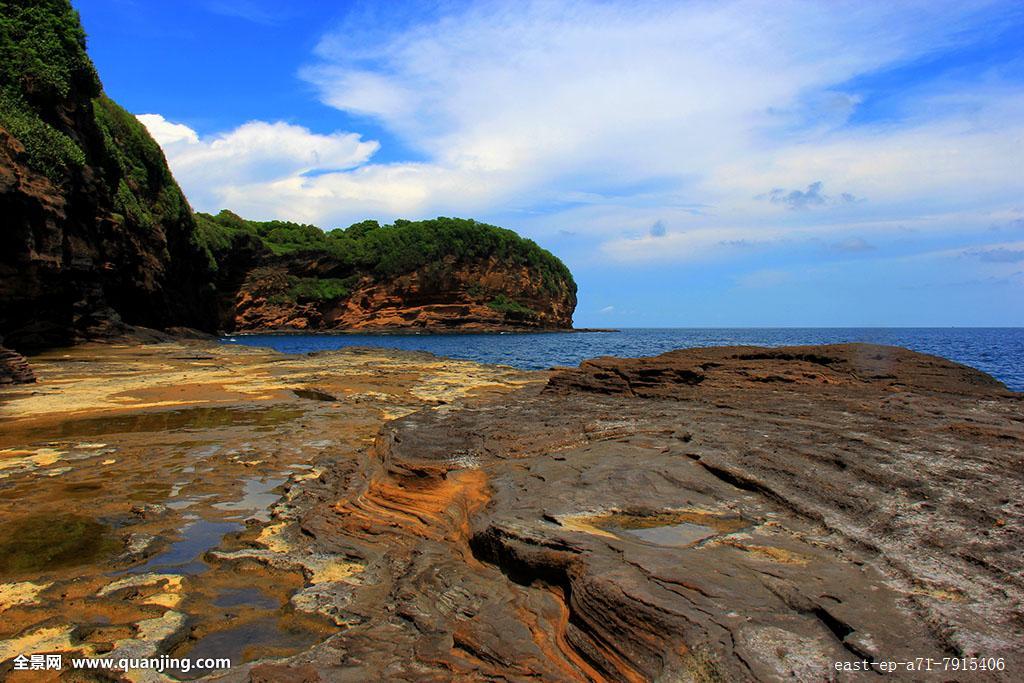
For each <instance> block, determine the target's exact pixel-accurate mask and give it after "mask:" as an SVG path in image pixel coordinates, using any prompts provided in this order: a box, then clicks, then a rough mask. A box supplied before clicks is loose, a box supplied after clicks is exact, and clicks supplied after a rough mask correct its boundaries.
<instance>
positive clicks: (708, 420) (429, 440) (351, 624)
mask: <svg viewBox="0 0 1024 683" xmlns="http://www.w3.org/2000/svg"><path fill="white" fill-rule="evenodd" d="M36 368H37V374H38V380H39V381H38V383H37V384H36V385H24V386H21V387H10V388H6V389H2V390H0V415H2V418H0V419H3V420H4V424H5V429H4V431H3V442H2V443H0V448H3V449H5V450H4V452H3V453H2V456H3V458H4V460H3V461H2V462H3V470H0V474H2V476H3V477H4V478H2V479H0V489H2V490H3V491H4V496H3V501H4V502H3V503H2V505H3V507H4V509H3V519H4V520H5V523H6V524H8V526H9V525H10V524H11V523H12V522H11V520H15V523H18V524H28V523H30V521H31V520H30V519H29V518H31V517H32V515H34V514H39V513H43V512H45V514H49V515H65V516H77V517H81V518H84V519H80V520H79V524H78V527H76V528H77V529H79V530H80V531H79V532H78V533H79V535H81V534H82V533H86V532H88V533H96V534H98V536H99V537H101V538H102V539H103V542H102V543H99V544H97V543H93V544H92V546H90V547H93V546H95V547H98V548H99V549H100V550H99V551H98V552H97V553H96V555H95V556H94V557H92V558H91V559H90V560H89V564H88V565H86V566H85V567H83V566H81V565H78V566H73V565H65V564H61V563H60V562H53V563H51V564H50V565H47V566H42V567H28V565H26V564H24V563H23V564H16V563H11V562H8V564H7V565H6V566H5V567H4V568H3V572H4V573H3V576H0V611H3V612H4V617H5V618H4V626H3V628H2V631H0V660H8V661H6V662H4V663H0V673H3V672H7V671H9V670H10V666H11V665H10V661H9V656H11V653H13V652H16V651H22V650H25V649H26V648H27V649H32V650H33V651H53V650H62V651H89V652H104V651H114V652H118V651H120V652H124V651H127V650H126V649H125V648H135V649H137V650H138V649H142V650H145V651H149V652H153V653H157V652H159V653H173V654H176V655H189V654H191V655H192V656H200V654H197V653H201V654H202V656H207V655H209V656H214V655H215V654H216V649H217V648H221V649H222V650H226V649H232V648H234V649H233V650H232V652H233V654H232V656H233V657H235V660H236V661H235V666H233V667H232V668H231V669H230V670H227V671H223V672H218V673H216V674H211V676H214V677H216V679H217V680H227V681H236V680H237V681H288V680H294V681H317V680H324V681H327V680H332V681H333V680H339V681H345V680H353V681H355V680H384V679H387V680H451V679H454V678H467V679H470V680H494V679H501V680H527V679H538V678H540V679H542V680H566V681H570V680H573V681H575V680H627V681H629V680H684V681H685V680H692V681H736V680H764V681H774V680H808V681H819V680H833V679H834V680H852V679H854V678H857V677H862V676H865V675H869V676H870V675H872V674H845V673H842V672H841V671H839V670H838V669H837V664H838V665H839V669H842V668H843V666H844V665H845V666H847V667H852V665H853V664H854V663H855V662H858V663H863V662H865V661H867V662H868V663H869V664H868V666H869V668H871V667H873V668H874V669H876V670H877V669H878V667H879V665H881V664H882V663H884V662H889V661H903V662H905V661H908V660H912V659H914V658H918V657H923V658H932V659H937V660H942V659H943V658H955V657H986V658H988V657H992V658H1001V659H1002V661H1003V666H1004V670H1002V671H969V672H963V671H959V672H958V671H951V670H944V671H934V672H932V673H927V672H907V671H905V670H904V671H900V670H896V671H894V672H892V673H888V674H886V675H888V676H892V677H895V679H896V680H971V681H975V680H1005V681H1010V680H1016V678H1017V677H1018V676H1019V672H1020V671H1021V670H1022V666H1024V648H1022V647H1021V643H1022V642H1024V611H1022V608H1021V604H1022V602H1024V579H1022V576H1024V556H1022V553H1021V547H1022V541H1024V535H1022V529H1024V495H1022V493H1024V449H1022V446H1024V403H1022V401H1021V395H1020V394H1015V393H1012V392H1009V391H1007V390H1006V389H1005V388H1004V387H1003V386H1002V385H1001V384H1000V383H999V382H997V381H995V380H994V379H992V378H990V377H988V376H987V375H984V374H983V373H981V372H978V371H976V370H973V369H970V368H967V367H964V366H961V365H957V364H955V363H951V362H949V361H945V360H943V359H940V358H936V357H932V356H925V355H921V354H917V353H912V352H909V351H905V350H902V349H897V348H892V347H878V346H869V345H859V344H858V345H841V346H824V347H797V348H782V349H762V348H719V349H696V350H689V351H677V352H672V353H669V354H665V355H662V356H659V357H656V358H652V359H614V358H603V359H596V360H593V361H588V362H586V363H584V364H582V365H581V366H580V367H579V368H573V369H563V370H558V371H553V372H549V373H521V372H518V371H515V370H511V369H503V368H496V367H488V366H480V365H475V364H472V363H462V362H457V361H447V360H443V359H437V358H434V357H432V356H429V355H426V354H396V353H393V352H383V351H371V350H356V351H348V352H337V353H329V354H313V355H309V356H298V357H285V356H279V355H277V354H274V353H272V352H265V351H259V350H251V349H245V350H243V349H239V348H235V347H223V346H212V345H208V344H203V343H198V342H197V343H195V344H191V345H182V344H178V345H156V346H151V347H123V348H111V347H96V346H88V347H82V348H80V349H75V350H74V351H71V352H67V353H66V354H64V353H63V352H62V353H56V352H55V353H52V354H49V355H47V356H44V357H41V358H40V359H38V363H37V365H36ZM86 376H88V377H89V378H90V379H89V380H88V381H82V379H83V378H84V377H86ZM197 411H198V412H197ZM204 411H205V412H204ZM200 415H202V417H200ZM109 449H113V450H109ZM107 461H111V462H109V463H108V462H107ZM143 463H144V464H143ZM189 467H191V468H192V469H191V470H189ZM103 468H111V469H109V470H104V469H103ZM253 481H257V482H260V485H259V486H254V485H253V484H252V483H251V482H253ZM275 483H276V485H275V486H272V487H270V488H269V489H268V488H267V487H268V485H269V484H275ZM83 487H85V488H83ZM90 487H91V488H90ZM260 496H262V497H260ZM58 501H59V502H58ZM189 516H191V518H192V519H191V520H190V519H189ZM195 519H199V520H202V521H205V522H208V523H214V524H216V523H220V524H228V525H231V524H233V525H234V526H224V527H214V528H213V532H215V533H213V534H212V540H211V541H209V542H208V547H207V548H202V549H201V551H200V552H199V553H198V555H197V556H195V557H188V558H187V560H186V559H181V558H184V557H185V555H188V552H185V551H184V550H182V551H180V552H179V553H178V558H179V559H181V562H180V563H179V564H177V565H175V564H173V563H172V562H170V560H168V559H167V555H166V553H167V552H168V549H174V548H175V547H178V548H180V541H181V539H185V540H188V539H189V538H191V537H192V536H190V534H192V535H194V532H191V531H190V529H191V528H192V527H190V526H189V525H190V524H191V525H194V524H195V523H196V522H195ZM26 520H29V521H26ZM240 520H241V521H244V524H243V523H241V521H240ZM90 524H98V525H100V528H99V529H97V528H95V527H92V526H90ZM62 528H70V527H68V524H65V525H64V527H62ZM90 529H91V530H92V531H88V530H90ZM82 530H84V531H82ZM222 530H223V531H224V533H223V534H221V533H220V531H222ZM4 531H5V533H6V534H10V533H11V529H10V528H5V529H4ZM67 542H68V541H67V540H66V539H65V543H67ZM175 543H178V544H179V545H177V546H176V545H175ZM199 545H201V544H199ZM199 545H196V544H193V546H190V547H191V548H192V549H193V550H194V549H195V548H197V547H199ZM189 552H191V550H190V551H189ZM160 557H163V558H164V560H162V561H161V560H159V559H156V560H154V558H160ZM25 562H28V560H25ZM111 570H114V571H115V572H116V571H121V572H123V574H121V575H118V576H117V577H116V578H112V577H111V574H110V572H111ZM242 588H248V589H250V591H251V590H252V589H255V593H252V592H250V593H245V594H243V595H242V597H239V594H238V593H237V591H238V590H240V589H242ZM225 595H227V596H234V598H231V599H228V598H225ZM69 596H70V597H69ZM158 625H159V626H160V628H156V626H158ZM247 629H248V630H247ZM246 633H248V634H250V636H248V637H249V641H248V642H249V643H250V644H249V645H247V646H244V647H242V646H239V645H238V642H239V641H240V640H243V639H244V638H243V636H244V634H246ZM253 633H255V634H257V637H252V635H251V634H253ZM147 634H149V635H150V636H152V634H157V635H156V636H152V637H148V639H147ZM218 634H220V635H219V636H218ZM253 643H255V644H253ZM876 672H877V671H876ZM17 675H18V674H17V673H12V675H11V680H17V679H16V678H15V677H16V676H17ZM26 680H27V679H26ZM152 680H159V679H152Z"/></svg>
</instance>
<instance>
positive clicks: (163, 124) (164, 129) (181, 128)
mask: <svg viewBox="0 0 1024 683" xmlns="http://www.w3.org/2000/svg"><path fill="white" fill-rule="evenodd" d="M135 118H137V119H138V120H139V121H141V122H142V125H144V126H145V127H146V129H147V130H148V131H149V134H150V135H152V136H153V139H154V140H156V141H157V142H158V143H160V145H161V146H162V147H165V148H166V147H170V146H173V145H176V144H178V143H181V142H184V143H188V144H196V143H198V142H199V136H198V135H197V134H196V132H195V131H194V130H192V129H191V128H189V127H188V126H186V125H185V124H183V123H171V122H170V121H168V120H167V119H165V118H164V117H162V116H160V115H159V114H139V115H138V116H136V117H135Z"/></svg>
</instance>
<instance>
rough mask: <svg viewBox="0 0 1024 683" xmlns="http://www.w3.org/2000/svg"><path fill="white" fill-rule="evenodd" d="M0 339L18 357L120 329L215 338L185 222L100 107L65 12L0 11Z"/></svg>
mask: <svg viewBox="0 0 1024 683" xmlns="http://www.w3.org/2000/svg"><path fill="white" fill-rule="evenodd" d="M3 13H4V19H5V21H4V22H3V24H2V35H0V44H2V48H3V56H4V59H3V62H4V64H3V66H2V67H0V215H2V216H3V222H4V227H3V230H2V231H0V333H2V334H3V335H4V336H5V337H6V340H7V344H8V345H10V346H11V347H13V348H15V349H18V350H21V351H26V350H33V349H38V348H42V347H47V346H54V345H62V344H68V343H73V342H75V341H78V340H81V339H84V338H97V337H99V338H102V337H104V336H105V335H107V334H109V333H111V332H118V331H123V330H124V329H126V326H127V325H133V324H138V325H145V326H149V327H165V326H168V325H186V326H191V327H200V328H206V329H214V328H215V325H216V317H215V309H214V299H213V296H212V294H213V292H212V286H211V284H210V275H209V273H208V270H207V268H208V266H207V261H206V257H205V255H204V254H203V253H202V250H201V249H200V248H199V246H198V245H197V244H196V243H195V239H194V234H193V233H194V229H195V225H194V219H193V217H192V214H191V210H190V209H189V206H188V204H187V202H186V201H185V198H184V196H183V195H182V194H181V191H180V190H179V189H178V186H177V184H176V183H175V182H174V179H173V178H172V177H171V174H170V172H169V171H168V169H167V165H166V163H165V162H164V157H163V154H162V153H161V151H160V148H159V147H158V146H157V144H156V143H155V142H154V141H153V140H152V138H150V137H149V135H148V134H147V133H146V130H145V128H144V127H143V126H142V125H141V124H140V123H139V122H138V121H136V120H135V118H134V117H133V116H131V115H130V114H128V113H127V112H125V111H124V110H123V109H121V108H120V107H119V106H118V105H117V104H115V103H114V102H113V101H111V100H110V99H109V98H107V97H106V96H105V95H103V94H102V91H101V87H100V83H99V80H98V78H97V77H96V72H95V70H94V69H93V66H92V63H91V62H90V61H89V58H88V57H87V56H86V54H85V50H84V34H83V33H82V30H81V27H80V26H79V24H78V17H77V14H76V13H75V12H74V10H73V9H72V8H71V6H70V4H68V3H64V2H51V3H47V4H46V5H45V6H38V7H37V6H34V5H33V4H31V3H27V4H26V3H13V2H12V3H8V2H5V3H3Z"/></svg>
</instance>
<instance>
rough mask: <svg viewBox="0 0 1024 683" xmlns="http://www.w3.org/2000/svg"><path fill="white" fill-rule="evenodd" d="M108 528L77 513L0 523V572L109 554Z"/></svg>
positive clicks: (67, 564)
mask: <svg viewBox="0 0 1024 683" xmlns="http://www.w3.org/2000/svg"><path fill="white" fill-rule="evenodd" d="M119 545H120V544H119V543H118V542H117V540H116V539H114V538H112V537H111V535H110V529H109V528H108V527H107V526H105V525H103V524H100V523H99V522H97V521H96V520H95V519H91V518H88V517H82V516H80V515H33V516H31V517H23V518H21V519H18V520H15V521H13V522H10V523H7V524H4V525H3V526H2V527H0V575H13V574H24V573H29V572H40V571H47V570H51V569H57V568H60V567H74V566H78V565H82V564H89V563H91V562H96V561H99V560H101V559H103V558H104V557H106V556H109V555H112V554H113V553H114V552H115V551H116V550H117V549H118V548H119Z"/></svg>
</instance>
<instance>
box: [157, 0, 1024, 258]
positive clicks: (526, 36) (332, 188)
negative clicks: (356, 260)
mask: <svg viewBox="0 0 1024 683" xmlns="http://www.w3.org/2000/svg"><path fill="white" fill-rule="evenodd" d="M1007 7H1010V8H1011V9H1012V6H1008V5H1005V4H998V3H996V4H993V3H986V2H981V1H979V2H958V3H949V4H944V5H942V6H941V7H936V6H935V4H934V3H926V2H907V3H889V4H882V3H860V2H848V3H844V2H830V3H812V2H778V3H764V2H753V1H750V2H747V1H734V2H724V3H722V2H705V1H696V2H687V3H671V2H670V3H644V4H642V5H640V6H638V5H637V4H635V3H615V2H574V1H564V2H528V3H493V2H492V3H473V4H470V5H469V6H468V7H462V8H461V9H457V10H455V11H454V12H452V13H449V14H442V15H441V16H439V17H436V18H433V19H430V20H425V21H420V22H419V23H415V22H414V23H411V24H405V25H403V26H402V27H400V28H397V29H394V30H390V31H389V30H387V28H386V26H387V22H386V21H385V20H384V19H386V18H387V17H383V18H382V19H381V20H380V21H375V20H374V18H373V17H366V16H364V15H360V16H359V17H358V21H357V20H353V21H352V22H349V23H347V24H344V25H342V26H341V27H340V28H338V29H337V30H335V31H332V32H331V33H329V34H328V35H326V36H325V37H324V38H323V40H322V41H321V43H320V45H319V46H318V48H317V51H316V58H315V61H314V62H313V63H311V64H309V65H307V66H306V67H305V68H303V69H302V70H301V72H300V73H301V76H302V77H303V78H304V79H306V80H307V81H309V82H310V83H312V84H313V85H314V86H315V87H316V88H317V89H318V92H319V94H320V98H321V100H322V101H323V102H324V103H326V104H328V105H329V106H332V107H335V108H337V109H341V110H344V111H347V112H349V113H354V114H358V115H361V116H368V117H372V118H373V119H375V120H376V121H377V123H378V124H379V125H381V126H383V127H384V128H385V129H386V130H387V131H388V132H389V133H390V134H391V135H393V136H394V137H396V138H397V139H399V140H400V141H401V142H402V144H403V145H404V146H406V147H408V148H410V149H413V150H415V151H417V152H418V153H419V154H421V155H422V157H423V158H424V161H421V162H416V163H389V164H382V163H373V162H372V160H371V158H370V157H371V155H372V154H373V152H374V151H375V149H376V143H373V142H364V141H361V140H360V138H359V137H358V136H356V135H354V134H340V133H339V134H334V135H331V136H322V135H316V134H313V133H311V132H309V131H308V130H305V129H303V128H300V127H297V126H289V125H287V124H283V123H277V124H267V123H260V122H253V123H249V124H245V125H244V126H241V127H240V128H238V129H236V130H234V131H230V132H227V133H224V134H221V135H217V136H209V137H207V136H204V137H202V138H199V137H198V136H195V135H194V132H192V131H190V129H188V128H186V127H182V126H180V124H171V123H169V122H166V121H164V120H163V119H162V118H160V117H158V116H156V115H146V116H144V117H141V118H143V120H144V121H146V122H147V126H149V127H150V129H151V130H152V131H153V134H154V136H155V137H157V138H158V140H160V141H161V144H164V146H165V149H166V150H167V154H168V158H169V159H170V162H171V165H172V168H173V170H174V171H175V174H176V175H177V176H178V178H179V180H180V181H181V183H182V185H183V186H184V187H185V189H186V192H187V193H188V195H189V197H190V199H191V200H192V201H193V202H194V203H195V204H196V205H197V206H198V207H200V208H208V209H212V208H219V207H220V206H222V205H223V206H230V207H231V208H233V209H235V210H237V211H239V212H241V213H243V214H248V215H252V216H254V217H269V216H280V217H294V218H298V219H302V220H308V221H312V222H316V223H319V224H321V225H328V226H329V225H343V224H346V223H347V222H350V221H351V220H355V219H358V218H362V217H367V216H372V217H376V218H381V219H389V218H393V217H396V216H405V217H419V216H425V215H438V214H448V215H452V214H455V215H472V216H475V217H479V218H484V219H492V220H499V221H500V222H504V223H510V221H511V224H510V225H509V227H514V228H518V229H525V230H526V231H527V232H529V233H531V234H533V235H535V236H537V237H541V238H544V237H547V236H552V237H554V236H557V235H558V234H559V231H566V230H568V231H571V232H573V233H576V234H577V235H580V236H584V237H586V236H589V237H590V238H591V240H590V242H589V244H590V246H591V248H593V245H594V244H595V243H597V242H600V243H601V245H600V247H599V249H598V250H597V251H596V252H595V254H596V255H597V256H599V257H601V258H605V259H607V258H614V259H618V260H622V261H627V262H628V261H644V260H663V261H664V260H689V259H693V258H719V257H722V258H724V257H727V256H728V255H729V254H730V253H734V252H735V251H736V249H735V245H736V244H741V243H743V244H752V243H757V244H761V245H764V244H776V245H785V244H790V243H792V241H794V240H797V241H800V240H803V241H807V240H811V239H814V238H816V237H820V238H821V239H827V240H828V241H829V243H832V244H842V243H844V241H845V240H848V239H854V238H861V239H864V240H871V243H872V244H874V243H875V242H876V235H878V234H879V233H881V234H883V235H884V234H887V233H888V232H891V231H895V230H897V229H898V226H913V227H915V228H917V229H919V230H921V231H923V232H929V233H931V232H936V231H938V232H947V231H951V230H964V231H972V232H977V231H979V230H987V229H988V226H989V225H990V223H991V222H992V219H991V217H992V216H994V215H996V214H998V213H1000V212H1002V213H1006V212H1010V211H1012V210H1014V208H1016V207H1019V197H1020V196H1021V193H1022V191H1024V180H1022V176H1021V175H1020V174H1019V172H1016V171H1013V170H1012V169H1015V168H1019V167H1021V166H1024V152H1022V151H1021V150H1022V146H1021V144H1020V141H1021V139H1022V138H1024V97H1022V96H1021V94H1020V92H1019V89H1018V88H1016V86H1015V85H1013V84H1009V85H1007V84H1006V83H1004V82H1003V81H1002V80H1001V79H1000V78H999V74H998V72H993V73H990V74H987V75H986V78H985V79H984V83H982V82H981V80H982V79H980V78H979V79H978V82H973V83H959V84H946V86H945V88H944V89H942V90H941V91H936V92H918V93H915V96H914V98H913V99H912V100H908V101H907V102H905V103H904V104H903V105H902V107H903V108H902V110H901V115H900V116H897V117H895V118H894V119H893V120H890V121H887V122H878V123H874V124H871V125H858V126H849V125H847V124H848V122H849V119H850V117H851V116H852V115H854V114H855V113H856V112H857V111H858V108H859V107H862V106H863V105H864V104H865V98H864V95H863V94H862V93H860V92H857V91H856V89H855V88H853V87H852V86H849V85H848V84H849V83H850V79H853V78H855V77H857V76H860V75H863V74H867V73H871V72H874V71H876V70H880V69H885V68H889V67H892V66H899V65H901V64H903V63H906V62H907V61H909V60H913V59H916V58H920V57H924V56H927V55H929V54H933V53H935V52H936V51H939V50H942V49H946V48H948V47H950V46H951V45H955V44H957V41H964V40H971V39H974V38H976V37H977V35H978V34H979V33H984V32H985V31H986V30H987V27H988V24H987V23H986V22H992V23H998V22H999V20H1000V16H999V13H1000V12H1003V11H1010V9H1007ZM371 11H372V10H371ZM382 11H391V10H390V9H388V10H382ZM382 27H383V28H382ZM183 128H184V130H182V129H183ZM190 132H191V133H192V137H190V136H189V133H190ZM310 171H316V172H317V173H316V174H313V175H310V173H309V172H310ZM324 171H332V172H324ZM816 182H821V183H822V187H823V188H824V192H827V193H828V195H829V196H831V197H833V198H835V197H841V196H842V195H843V194H844V193H848V194H849V195H851V196H853V197H857V198H865V199H866V200H867V201H864V202H844V201H838V200H833V201H828V202H824V203H823V204H821V205H820V206H816V207H815V210H813V211H806V212H803V211H790V210H788V208H787V205H786V204H785V203H784V202H779V203H774V204H773V203H772V202H770V201H763V200H758V199H756V197H758V196H764V195H766V194H767V193H770V192H771V191H772V190H773V189H775V188H786V189H787V191H790V192H791V191H793V190H794V189H799V190H800V191H801V192H806V190H805V189H804V188H808V187H809V186H812V184H813V183H816ZM794 196H795V195H794ZM662 221H663V222H662ZM656 224H657V225H662V226H665V225H667V226H671V230H662V229H658V230H656V231H652V230H651V229H650V226H652V225H656ZM662 232H664V233H665V234H660V233H662ZM656 233H657V234H656ZM861 236H863V237H861ZM586 242H587V241H586V240H582V239H581V240H580V241H579V243H580V244H583V243H586ZM730 244H732V245H733V246H729V245H730Z"/></svg>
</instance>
